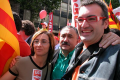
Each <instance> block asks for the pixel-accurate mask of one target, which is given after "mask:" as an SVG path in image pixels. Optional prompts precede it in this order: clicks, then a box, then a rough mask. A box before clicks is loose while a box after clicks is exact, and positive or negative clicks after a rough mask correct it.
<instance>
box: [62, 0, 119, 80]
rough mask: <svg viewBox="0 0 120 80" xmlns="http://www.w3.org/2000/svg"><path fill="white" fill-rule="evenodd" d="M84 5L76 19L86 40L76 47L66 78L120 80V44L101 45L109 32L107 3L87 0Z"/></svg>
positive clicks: (67, 79) (75, 79)
mask: <svg viewBox="0 0 120 80" xmlns="http://www.w3.org/2000/svg"><path fill="white" fill-rule="evenodd" d="M80 5H81V6H80V10H79V15H78V18H77V19H76V21H77V22H78V27H77V29H78V32H79V35H80V38H81V41H82V42H81V43H80V44H79V45H78V46H77V48H76V49H75V55H74V56H73V57H72V60H71V61H70V64H69V67H68V69H67V72H66V74H65V75H64V76H63V77H62V79H63V80H71V79H72V80H120V44H118V45H115V46H113V45H110V46H108V47H107V48H101V47H99V43H100V41H101V39H102V38H103V34H104V33H108V32H109V28H108V26H109V19H108V9H107V7H106V5H105V3H104V2H103V1H102V0H83V1H81V4H80ZM78 48H79V49H78Z"/></svg>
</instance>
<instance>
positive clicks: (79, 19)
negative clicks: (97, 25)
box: [76, 16, 106, 23]
mask: <svg viewBox="0 0 120 80" xmlns="http://www.w3.org/2000/svg"><path fill="white" fill-rule="evenodd" d="M105 18H106V17H99V16H90V17H87V18H77V19H76V21H77V22H78V23H83V21H84V20H86V21H87V22H88V23H91V22H97V21H99V20H101V19H105Z"/></svg>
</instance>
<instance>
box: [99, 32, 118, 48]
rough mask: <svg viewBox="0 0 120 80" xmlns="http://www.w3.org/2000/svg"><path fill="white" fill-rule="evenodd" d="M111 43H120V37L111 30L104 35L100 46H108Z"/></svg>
mask: <svg viewBox="0 0 120 80" xmlns="http://www.w3.org/2000/svg"><path fill="white" fill-rule="evenodd" d="M110 44H111V45H116V44H120V37H119V36H118V35H116V34H115V33H113V32H109V33H107V34H104V35H103V38H102V41H101V42H100V44H99V47H103V48H107V47H108V46H109V45H110Z"/></svg>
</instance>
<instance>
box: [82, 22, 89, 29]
mask: <svg viewBox="0 0 120 80" xmlns="http://www.w3.org/2000/svg"><path fill="white" fill-rule="evenodd" d="M81 27H83V28H86V27H89V23H88V22H87V21H86V20H84V21H83V23H82V24H81Z"/></svg>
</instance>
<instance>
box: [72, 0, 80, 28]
mask: <svg viewBox="0 0 120 80" xmlns="http://www.w3.org/2000/svg"><path fill="white" fill-rule="evenodd" d="M71 6H72V24H71V25H72V26H75V27H77V24H76V22H75V19H76V18H77V17H78V13H79V6H80V0H71Z"/></svg>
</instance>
